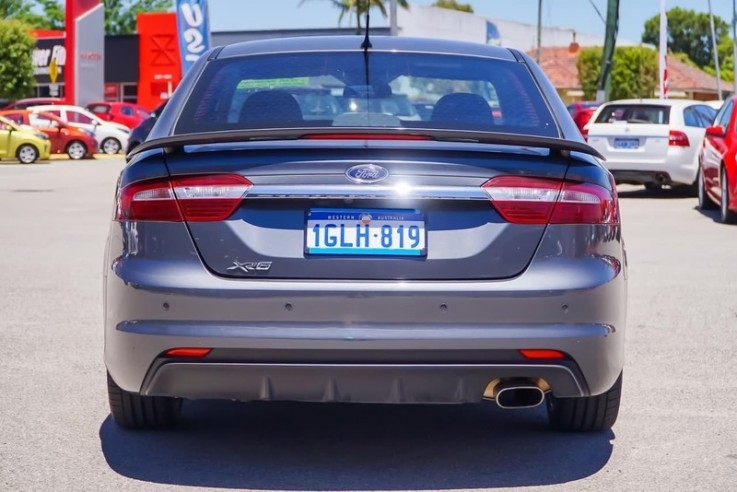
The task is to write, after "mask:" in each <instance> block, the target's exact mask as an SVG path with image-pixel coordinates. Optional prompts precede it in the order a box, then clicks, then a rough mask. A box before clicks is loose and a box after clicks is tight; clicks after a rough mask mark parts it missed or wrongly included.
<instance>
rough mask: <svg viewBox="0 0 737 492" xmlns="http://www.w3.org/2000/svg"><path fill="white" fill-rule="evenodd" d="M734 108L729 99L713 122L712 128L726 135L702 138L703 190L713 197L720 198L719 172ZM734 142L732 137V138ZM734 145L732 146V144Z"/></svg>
mask: <svg viewBox="0 0 737 492" xmlns="http://www.w3.org/2000/svg"><path fill="white" fill-rule="evenodd" d="M733 108H734V100H732V99H730V100H729V101H727V102H726V103H725V104H724V106H722V109H721V110H719V113H718V114H717V116H716V118H715V120H714V126H720V127H722V128H723V129H724V130H725V131H726V132H727V135H725V136H724V137H718V136H714V135H707V136H706V137H705V138H704V150H703V157H702V164H701V165H702V167H703V169H704V188H705V189H706V191H707V192H708V193H709V194H710V195H712V196H713V197H717V198H719V197H721V183H720V181H719V171H720V169H721V166H722V162H723V160H724V155H726V153H727V145H728V143H727V137H728V136H729V134H730V133H732V134H733V133H734V132H733V131H732V132H730V131H729V130H730V124H729V122H730V120H731V117H732V113H733ZM732 140H733V141H734V137H732ZM733 145H734V144H733Z"/></svg>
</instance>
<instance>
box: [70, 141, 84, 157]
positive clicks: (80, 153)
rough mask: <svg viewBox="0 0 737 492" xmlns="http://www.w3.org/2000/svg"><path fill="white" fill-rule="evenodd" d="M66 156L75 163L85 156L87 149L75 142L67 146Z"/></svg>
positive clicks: (80, 143)
mask: <svg viewBox="0 0 737 492" xmlns="http://www.w3.org/2000/svg"><path fill="white" fill-rule="evenodd" d="M67 155H68V156H69V158H70V159H74V160H75V161H77V160H79V159H82V158H83V157H84V156H86V155H87V147H86V146H85V145H84V144H83V143H82V142H79V141H77V140H75V141H74V142H71V143H70V144H69V145H67Z"/></svg>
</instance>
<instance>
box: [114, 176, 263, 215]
mask: <svg viewBox="0 0 737 492" xmlns="http://www.w3.org/2000/svg"><path fill="white" fill-rule="evenodd" d="M251 186H253V184H252V183H251V182H250V181H249V180H247V179H246V178H244V177H242V176H238V175H236V174H213V175H194V176H177V177H174V178H163V179H153V180H146V181H138V182H135V183H131V184H129V185H127V186H126V187H124V188H123V189H122V190H120V192H119V194H118V201H117V210H116V214H115V218H116V220H136V221H162V222H181V221H184V220H186V221H190V222H208V221H220V220H225V219H227V218H228V217H230V215H231V214H232V213H233V212H234V211H235V210H236V209H237V208H238V206H239V205H240V203H241V201H242V200H243V198H244V197H245V195H246V193H247V192H248V190H249V189H250V188H251Z"/></svg>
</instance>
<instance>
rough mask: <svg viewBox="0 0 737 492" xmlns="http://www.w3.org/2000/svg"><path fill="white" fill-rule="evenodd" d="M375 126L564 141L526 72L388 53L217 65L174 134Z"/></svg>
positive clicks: (501, 64)
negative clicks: (484, 133) (533, 137)
mask: <svg viewBox="0 0 737 492" xmlns="http://www.w3.org/2000/svg"><path fill="white" fill-rule="evenodd" d="M377 126H379V127H389V128H428V129H442V130H475V131H488V132H503V133H519V134H525V135H537V136H550V137H558V136H559V131H558V127H557V125H556V123H555V120H554V118H553V116H552V114H551V111H550V109H549V107H548V105H547V103H546V102H545V100H544V98H543V96H542V95H541V94H540V90H539V89H538V87H537V84H536V83H535V81H534V80H533V78H532V75H531V74H530V72H529V70H528V69H527V67H526V66H525V65H524V64H522V63H518V62H512V61H507V60H498V59H491V58H481V57H466V56H456V55H433V54H417V53H387V52H369V54H368V66H367V65H366V64H365V62H364V54H363V52H355V53H354V52H350V53H348V52H330V53H326V52H320V53H295V54H282V55H258V56H245V57H234V58H225V59H221V60H214V61H212V62H210V63H209V64H208V65H207V67H206V68H205V71H204V73H203V74H202V76H201V77H200V78H199V80H198V82H197V84H196V85H195V87H194V89H193V91H192V93H191V95H190V97H189V98H188V100H187V102H186V104H185V106H184V108H183V111H182V113H181V115H180V117H179V120H178V121H177V124H176V127H175V131H174V133H175V134H186V133H200V132H215V131H227V130H239V129H255V128H302V127H377Z"/></svg>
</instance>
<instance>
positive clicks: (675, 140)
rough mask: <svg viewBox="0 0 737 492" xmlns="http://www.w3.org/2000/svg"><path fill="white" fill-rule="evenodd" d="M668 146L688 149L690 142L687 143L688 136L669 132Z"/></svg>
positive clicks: (674, 131) (677, 132) (672, 131)
mask: <svg viewBox="0 0 737 492" xmlns="http://www.w3.org/2000/svg"><path fill="white" fill-rule="evenodd" d="M668 145H670V146H671V147H688V146H690V145H691V142H689V141H688V135H686V134H685V133H683V132H679V131H678V130H671V131H670V132H669V133H668Z"/></svg>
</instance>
